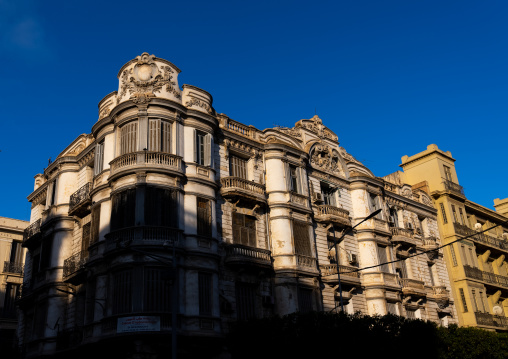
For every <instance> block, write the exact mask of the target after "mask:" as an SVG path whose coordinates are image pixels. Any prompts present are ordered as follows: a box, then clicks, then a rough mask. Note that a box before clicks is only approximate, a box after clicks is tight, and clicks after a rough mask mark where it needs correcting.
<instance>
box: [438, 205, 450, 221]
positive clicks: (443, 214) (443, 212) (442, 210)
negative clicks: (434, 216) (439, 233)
mask: <svg viewBox="0 0 508 359" xmlns="http://www.w3.org/2000/svg"><path fill="white" fill-rule="evenodd" d="M439 208H441V215H442V216H443V223H444V224H446V223H448V219H447V218H446V211H445V208H444V205H443V204H442V203H439Z"/></svg>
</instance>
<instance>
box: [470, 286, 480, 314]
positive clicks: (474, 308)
mask: <svg viewBox="0 0 508 359" xmlns="http://www.w3.org/2000/svg"><path fill="white" fill-rule="evenodd" d="M471 293H472V294H473V311H474V312H478V311H479V310H478V303H477V301H476V290H474V289H472V290H471Z"/></svg>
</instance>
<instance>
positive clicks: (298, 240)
mask: <svg viewBox="0 0 508 359" xmlns="http://www.w3.org/2000/svg"><path fill="white" fill-rule="evenodd" d="M293 236H294V238H295V253H296V254H302V255H304V256H309V257H310V256H311V255H312V254H311V250H310V238H309V225H308V224H307V223H305V222H299V221H293Z"/></svg>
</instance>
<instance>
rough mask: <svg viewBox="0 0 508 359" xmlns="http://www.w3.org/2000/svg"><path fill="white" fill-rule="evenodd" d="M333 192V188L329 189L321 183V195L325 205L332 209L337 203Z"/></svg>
mask: <svg viewBox="0 0 508 359" xmlns="http://www.w3.org/2000/svg"><path fill="white" fill-rule="evenodd" d="M335 192H336V189H335V188H333V187H331V186H330V185H328V184H327V183H324V182H321V194H322V196H323V201H324V202H325V204H326V205H329V206H334V207H336V206H337V203H336V202H335Z"/></svg>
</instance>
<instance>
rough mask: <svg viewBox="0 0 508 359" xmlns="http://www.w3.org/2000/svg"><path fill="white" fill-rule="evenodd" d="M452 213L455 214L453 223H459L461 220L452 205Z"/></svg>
mask: <svg viewBox="0 0 508 359" xmlns="http://www.w3.org/2000/svg"><path fill="white" fill-rule="evenodd" d="M452 213H453V223H459V219H458V218H457V212H456V211H455V206H454V205H453V204H452Z"/></svg>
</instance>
